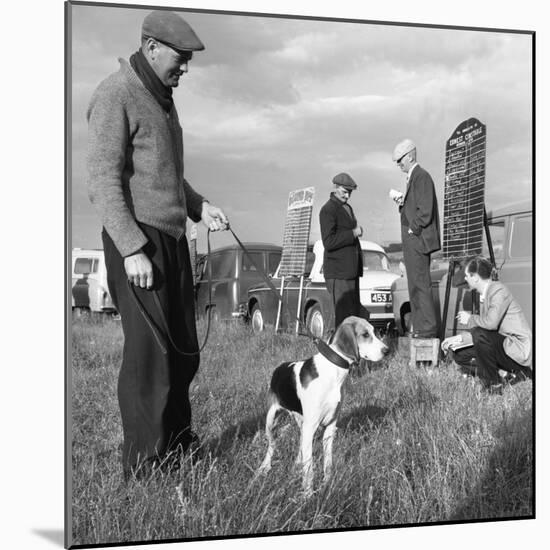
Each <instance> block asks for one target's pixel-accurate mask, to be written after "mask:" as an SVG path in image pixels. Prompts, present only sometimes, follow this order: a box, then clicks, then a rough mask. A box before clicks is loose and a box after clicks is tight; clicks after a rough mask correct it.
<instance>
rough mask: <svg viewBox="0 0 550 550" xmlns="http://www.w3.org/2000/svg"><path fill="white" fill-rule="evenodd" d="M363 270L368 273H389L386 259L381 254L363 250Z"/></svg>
mask: <svg viewBox="0 0 550 550" xmlns="http://www.w3.org/2000/svg"><path fill="white" fill-rule="evenodd" d="M363 269H367V270H370V271H389V270H390V264H389V262H388V257H387V256H386V255H385V254H384V253H383V252H376V251H374V250H363Z"/></svg>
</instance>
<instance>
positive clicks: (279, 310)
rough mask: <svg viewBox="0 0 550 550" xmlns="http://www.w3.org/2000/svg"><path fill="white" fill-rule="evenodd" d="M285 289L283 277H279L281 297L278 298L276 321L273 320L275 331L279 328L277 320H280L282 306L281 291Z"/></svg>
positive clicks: (281, 293)
mask: <svg viewBox="0 0 550 550" xmlns="http://www.w3.org/2000/svg"><path fill="white" fill-rule="evenodd" d="M284 291H285V278H284V276H283V277H281V291H280V295H281V299H280V300H279V305H278V306H277V321H275V332H277V331H278V330H279V321H280V320H281V309H282V307H283V293H284Z"/></svg>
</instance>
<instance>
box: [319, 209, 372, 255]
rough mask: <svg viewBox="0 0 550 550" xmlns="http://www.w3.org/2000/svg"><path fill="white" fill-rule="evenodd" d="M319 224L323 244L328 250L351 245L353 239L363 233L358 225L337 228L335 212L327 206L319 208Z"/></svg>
mask: <svg viewBox="0 0 550 550" xmlns="http://www.w3.org/2000/svg"><path fill="white" fill-rule="evenodd" d="M319 224H320V226H321V239H322V240H323V246H324V247H325V250H327V251H328V252H331V251H333V250H338V249H339V248H343V247H345V246H350V245H352V244H353V243H354V241H355V239H356V238H357V237H359V236H361V235H362V233H363V231H362V229H361V228H360V227H359V226H356V227H355V228H354V229H338V224H337V222H336V214H335V213H334V212H332V211H331V210H329V209H328V208H321V212H320V213H319Z"/></svg>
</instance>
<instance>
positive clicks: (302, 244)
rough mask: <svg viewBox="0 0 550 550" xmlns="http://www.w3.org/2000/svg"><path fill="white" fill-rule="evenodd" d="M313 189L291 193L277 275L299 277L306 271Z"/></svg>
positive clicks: (308, 188)
mask: <svg viewBox="0 0 550 550" xmlns="http://www.w3.org/2000/svg"><path fill="white" fill-rule="evenodd" d="M314 194H315V188H314V187H307V188H305V189H298V190H296V191H291V192H290V194H289V196H288V210H287V215H286V221H285V233H284V237H283V254H282V256H281V267H280V269H279V275H281V276H283V277H288V276H296V277H300V276H301V275H303V274H304V272H305V269H306V254H307V245H308V242H309V232H310V229H311V213H312V211H313V196H314Z"/></svg>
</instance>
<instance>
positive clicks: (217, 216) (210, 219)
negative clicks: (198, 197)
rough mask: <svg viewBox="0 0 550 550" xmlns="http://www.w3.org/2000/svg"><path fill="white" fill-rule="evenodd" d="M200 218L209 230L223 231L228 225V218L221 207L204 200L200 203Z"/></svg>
mask: <svg viewBox="0 0 550 550" xmlns="http://www.w3.org/2000/svg"><path fill="white" fill-rule="evenodd" d="M201 220H202V223H204V225H205V226H206V227H208V229H210V231H223V230H225V229H227V228H228V226H229V220H228V219H227V217H226V215H225V214H224V213H223V211H222V209H221V208H218V207H217V206H212V205H211V204H210V203H209V202H206V201H204V202H203V203H202V212H201Z"/></svg>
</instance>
